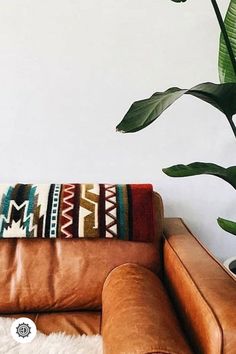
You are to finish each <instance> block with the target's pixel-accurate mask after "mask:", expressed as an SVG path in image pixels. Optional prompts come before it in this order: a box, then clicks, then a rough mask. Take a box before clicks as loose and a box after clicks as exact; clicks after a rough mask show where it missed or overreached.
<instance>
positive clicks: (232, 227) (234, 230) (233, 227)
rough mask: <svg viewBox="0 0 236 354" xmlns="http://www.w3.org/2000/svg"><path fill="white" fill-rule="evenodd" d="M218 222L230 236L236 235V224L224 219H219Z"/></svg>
mask: <svg viewBox="0 0 236 354" xmlns="http://www.w3.org/2000/svg"><path fill="white" fill-rule="evenodd" d="M217 222H218V225H219V226H220V227H221V228H222V229H223V230H225V231H227V232H229V233H230V234H233V235H236V222H234V221H230V220H226V219H222V218H218V219H217Z"/></svg>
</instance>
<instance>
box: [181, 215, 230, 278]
mask: <svg viewBox="0 0 236 354" xmlns="http://www.w3.org/2000/svg"><path fill="white" fill-rule="evenodd" d="M179 220H181V222H182V224H183V225H184V227H185V228H186V229H187V230H188V232H189V233H190V235H191V236H192V237H193V238H194V239H195V240H196V242H197V243H198V244H199V245H200V246H201V247H202V248H203V249H204V251H205V252H206V253H207V254H208V256H209V257H210V258H211V259H212V260H213V261H214V262H215V263H216V264H217V265H218V266H219V267H220V268H221V269H222V270H223V272H224V273H225V274H227V275H229V277H230V278H231V279H232V280H233V281H234V282H235V279H234V277H233V276H232V274H231V273H230V272H228V271H227V269H226V268H225V267H224V266H223V265H222V264H221V263H220V262H219V261H218V260H217V259H216V258H215V257H214V256H213V254H212V253H211V252H210V251H209V250H208V249H207V248H206V247H205V246H204V245H203V243H202V242H201V241H200V240H198V238H197V236H196V235H195V234H193V233H192V231H191V230H190V229H189V228H188V226H187V225H186V224H185V222H184V220H183V219H182V218H180V219H179Z"/></svg>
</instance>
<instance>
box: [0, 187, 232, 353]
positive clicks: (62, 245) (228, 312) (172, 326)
mask: <svg viewBox="0 0 236 354" xmlns="http://www.w3.org/2000/svg"><path fill="white" fill-rule="evenodd" d="M153 205H154V211H155V220H156V229H155V240H154V243H153V244H149V243H141V242H130V241H120V240H101V239H100V240H69V241H68V240H62V239H57V240H50V241H49V240H43V239H41V240H40V239H37V240H25V239H23V240H21V239H17V240H15V239H4V240H0V288H1V292H0V313H1V314H2V315H5V316H13V317H22V316H26V317H27V316H29V317H30V318H32V319H33V320H34V321H35V322H36V325H37V327H38V329H39V330H40V331H42V332H43V333H46V334H48V333H51V332H57V331H62V332H65V333H68V334H83V333H85V334H97V333H101V331H102V334H103V336H104V342H105V349H106V354H121V353H122V354H148V353H149V354H154V353H156V354H163V353H165V354H185V353H186V354H187V353H191V349H190V348H189V344H188V341H187V339H186V338H187V337H188V339H190V340H191V345H192V348H193V351H194V352H197V353H202V354H234V353H235V348H236V336H235V333H236V316H235V310H234V308H235V294H236V282H235V279H234V278H233V277H232V276H231V275H230V274H229V273H227V271H226V270H225V269H224V268H223V267H222V266H221V265H220V264H219V263H218V262H217V261H216V260H215V259H214V258H213V257H212V256H211V255H210V254H209V253H208V252H207V251H206V250H205V249H204V248H203V247H202V245H201V244H200V243H199V242H198V241H197V240H196V239H195V238H194V237H193V236H192V234H191V233H190V232H189V230H188V229H187V228H186V227H185V226H184V224H183V223H182V222H181V221H180V220H179V219H166V220H165V241H164V254H162V253H163V252H162V251H163V250H162V243H163V238H162V235H163V206H162V201H161V198H160V196H159V195H158V194H156V193H154V194H153ZM162 257H163V258H164V276H165V282H166V284H167V286H168V288H169V290H170V295H171V298H172V304H171V302H170V298H169V297H168V295H167V292H166V288H165V287H164V286H163V284H162V282H161V281H160V278H159V277H158V276H157V275H159V274H160V273H161V263H162ZM126 263H132V264H126ZM117 267H118V268H117ZM173 304H174V305H175V308H174V307H173ZM101 307H102V315H101V312H100V309H101ZM176 311H178V313H179V317H180V318H181V325H180V323H179V321H178V319H177V317H176ZM101 322H102V327H101ZM182 325H184V326H185V333H184V332H183V330H182V329H181V327H182ZM101 328H102V329H101Z"/></svg>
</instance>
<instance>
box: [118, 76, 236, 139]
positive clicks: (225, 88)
mask: <svg viewBox="0 0 236 354" xmlns="http://www.w3.org/2000/svg"><path fill="white" fill-rule="evenodd" d="M184 94H187V95H192V96H195V97H197V98H199V99H201V100H203V101H205V102H207V103H209V104H210V105H212V106H214V107H215V108H217V109H218V110H220V111H221V112H222V113H224V114H225V115H226V117H227V118H228V119H229V118H231V117H232V116H233V115H234V114H235V113H236V83H226V84H214V83H211V82H207V83H203V84H200V85H197V86H194V87H193V88H191V89H189V90H187V89H180V88H178V87H172V88H170V89H168V90H167V91H165V92H156V93H154V95H152V96H151V97H150V98H147V99H144V100H141V101H137V102H134V103H133V104H132V106H131V107H130V109H129V110H128V112H127V113H126V115H125V116H124V118H123V120H122V121H121V122H120V123H119V125H118V126H117V130H118V131H121V132H123V133H133V132H136V131H138V130H141V129H143V128H145V127H147V126H148V125H149V124H151V123H152V122H154V121H155V120H156V119H157V118H158V117H159V116H160V115H161V114H162V113H163V112H164V111H165V110H166V109H167V108H168V107H169V106H171V105H172V104H173V103H174V102H175V101H176V100H177V99H178V98H180V97H181V96H183V95H184Z"/></svg>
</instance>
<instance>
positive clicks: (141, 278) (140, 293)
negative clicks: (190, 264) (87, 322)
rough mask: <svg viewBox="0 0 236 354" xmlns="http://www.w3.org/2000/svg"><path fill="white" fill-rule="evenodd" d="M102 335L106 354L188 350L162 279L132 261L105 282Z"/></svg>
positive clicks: (143, 353)
mask: <svg viewBox="0 0 236 354" xmlns="http://www.w3.org/2000/svg"><path fill="white" fill-rule="evenodd" d="M102 336H103V343H104V353H106V354H147V353H148V354H151V353H171V354H172V353H181V354H187V353H188V354H189V353H191V350H190V349H189V347H188V344H187V343H186V340H185V338H184V336H183V334H182V332H181V329H180V326H179V323H178V320H177V318H176V317H175V314H174V312H173V309H172V306H171V303H170V302H169V298H168V296H167V294H166V292H165V290H164V287H163V285H162V283H161V281H160V280H159V278H158V277H157V276H156V275H155V274H154V273H152V272H151V271H149V270H147V269H146V268H143V267H141V266H138V265H135V264H131V263H126V264H124V265H121V266H119V267H117V268H116V269H114V270H113V271H112V272H111V273H110V274H109V276H108V278H107V279H106V281H105V283H104V287H103V294H102Z"/></svg>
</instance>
